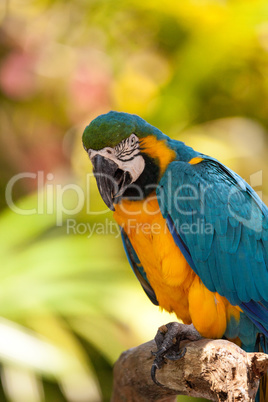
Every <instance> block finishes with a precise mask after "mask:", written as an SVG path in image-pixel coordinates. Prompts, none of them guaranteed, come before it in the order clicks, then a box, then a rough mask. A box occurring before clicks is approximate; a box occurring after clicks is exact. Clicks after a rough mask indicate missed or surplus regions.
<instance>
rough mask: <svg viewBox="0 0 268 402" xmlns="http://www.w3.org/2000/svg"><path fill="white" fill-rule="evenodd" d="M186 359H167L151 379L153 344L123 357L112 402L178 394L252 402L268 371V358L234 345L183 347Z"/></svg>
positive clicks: (167, 401)
mask: <svg viewBox="0 0 268 402" xmlns="http://www.w3.org/2000/svg"><path fill="white" fill-rule="evenodd" d="M181 346H182V347H183V346H185V347H186V354H185V356H184V357H183V358H182V359H180V360H177V361H170V360H167V362H166V364H165V365H164V367H163V368H161V369H160V370H158V371H157V380H158V381H159V382H160V383H161V384H163V385H164V387H160V386H158V385H156V384H155V383H154V382H153V381H152V379H151V366H152V363H153V360H154V357H153V356H152V354H151V351H155V350H156V345H155V341H153V340H152V341H150V342H147V343H144V344H142V345H140V346H138V347H136V348H133V349H129V350H127V351H126V352H124V353H122V355H121V356H120V358H119V359H118V361H117V362H116V364H115V367H114V388H113V395H112V402H122V401H126V402H133V401H135V402H136V401H137V402H145V401H146V402H150V401H162V402H164V401H165V402H174V401H175V399H176V395H189V396H194V397H203V398H206V399H209V400H211V401H230V402H231V401H232V402H234V401H254V400H255V396H256V392H257V389H258V386H259V380H260V378H261V377H262V375H263V374H264V373H266V371H267V369H268V355H266V354H264V353H246V352H245V351H243V350H242V349H240V348H239V347H238V346H237V345H235V344H234V343H232V342H228V341H225V340H210V339H201V340H198V341H193V342H189V341H187V342H183V343H181Z"/></svg>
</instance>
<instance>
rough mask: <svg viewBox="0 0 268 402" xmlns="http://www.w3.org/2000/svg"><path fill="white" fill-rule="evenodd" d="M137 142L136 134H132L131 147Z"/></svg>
mask: <svg viewBox="0 0 268 402" xmlns="http://www.w3.org/2000/svg"><path fill="white" fill-rule="evenodd" d="M135 142H136V136H135V134H131V136H130V145H131V146H133V145H134V144H135Z"/></svg>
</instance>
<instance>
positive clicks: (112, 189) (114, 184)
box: [83, 111, 175, 210]
mask: <svg viewBox="0 0 268 402" xmlns="http://www.w3.org/2000/svg"><path fill="white" fill-rule="evenodd" d="M167 140H168V137H167V136H165V135H164V134H163V133H162V132H161V131H160V130H158V129H157V128H155V127H153V126H151V125H150V124H148V123H147V122H146V121H145V120H143V119H142V118H141V117H139V116H136V115H132V114H128V113H119V112H113V111H112V112H109V113H107V114H104V115H101V116H98V117H97V118H96V119H94V120H93V121H92V122H91V123H90V124H89V125H88V126H87V127H86V128H85V130H84V133H83V146H84V148H85V150H86V152H87V153H88V155H89V158H90V160H91V162H92V164H93V173H94V175H95V178H96V181H97V185H98V189H99V192H100V194H101V196H102V198H103V201H104V202H105V203H106V205H107V206H108V207H109V208H110V209H111V210H114V204H117V203H118V202H119V201H120V200H121V199H122V197H124V198H128V199H142V198H145V197H146V196H147V195H148V194H149V193H150V192H152V191H153V190H155V186H156V185H157V183H158V182H159V180H160V178H161V174H162V173H163V169H165V167H166V166H167V164H168V163H169V162H170V161H171V160H172V159H174V157H175V152H174V151H173V150H171V149H170V148H169V147H168V145H167ZM164 165H165V166H164Z"/></svg>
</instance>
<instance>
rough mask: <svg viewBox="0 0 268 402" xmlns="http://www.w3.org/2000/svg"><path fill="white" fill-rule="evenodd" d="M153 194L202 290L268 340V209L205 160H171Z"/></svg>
mask: <svg viewBox="0 0 268 402" xmlns="http://www.w3.org/2000/svg"><path fill="white" fill-rule="evenodd" d="M170 183H172V185H170ZM178 188H179V191H176V189H178ZM197 194H198V196H197ZM157 196H158V200H159V205H160V208H161V211H162V214H163V216H164V217H165V218H166V220H167V223H168V227H169V229H170V231H171V233H172V235H173V238H174V240H175V243H176V244H177V245H178V247H179V248H180V250H181V252H182V253H183V255H184V256H185V258H186V260H187V261H188V263H189V265H190V266H191V267H192V269H193V270H194V271H195V272H196V273H197V275H198V276H199V277H200V278H201V280H202V281H203V283H204V284H205V286H206V287H207V288H208V289H209V290H211V291H213V292H215V291H217V292H218V293H219V294H221V295H222V296H225V297H226V298H227V299H228V300H229V301H230V303H232V304H233V305H239V306H241V308H242V310H243V311H244V313H245V314H246V315H247V316H248V317H249V318H250V319H251V321H252V323H253V324H255V325H256V326H257V327H258V328H259V331H261V332H262V333H263V334H264V335H265V336H268V270H267V263H268V231H267V228H268V209H267V207H266V206H265V205H264V204H263V203H262V201H261V200H260V198H259V197H258V196H257V194H256V193H255V192H254V190H253V189H252V188H251V187H250V186H249V185H248V184H247V183H246V182H245V181H244V180H243V179H241V178H240V177H239V176H238V175H237V174H236V173H234V172H232V171H231V170H230V169H228V168H227V167H225V166H224V165H222V164H220V163H219V162H218V161H216V160H215V159H213V158H209V157H204V160H203V161H202V162H200V163H198V164H196V165H191V164H188V163H185V162H181V161H175V162H172V163H171V164H170V165H169V167H168V168H167V170H166V172H165V174H164V176H163V177H162V179H161V181H160V183H159V188H158V190H157ZM200 222H203V226H204V227H205V228H207V231H206V230H201V229H202V227H201V226H200ZM194 225H195V226H194ZM196 227H198V228H199V229H198V230H194V228H196Z"/></svg>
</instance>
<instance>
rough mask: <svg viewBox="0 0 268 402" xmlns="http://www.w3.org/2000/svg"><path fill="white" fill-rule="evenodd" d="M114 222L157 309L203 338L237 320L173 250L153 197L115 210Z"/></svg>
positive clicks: (219, 332) (230, 308)
mask: <svg viewBox="0 0 268 402" xmlns="http://www.w3.org/2000/svg"><path fill="white" fill-rule="evenodd" d="M114 218H115V220H116V221H117V223H118V224H119V225H120V226H121V227H122V228H123V229H124V231H125V232H126V234H127V235H128V237H129V240H130V241H131V244H132V246H133V247H134V249H135V251H136V253H137V255H138V257H139V259H140V262H141V264H142V266H143V268H144V270H145V272H146V275H147V278H148V280H149V282H150V284H151V286H152V288H153V290H154V292H155V294H156V297H157V300H158V302H159V306H160V307H161V308H164V309H165V310H167V311H169V312H173V311H174V312H175V313H176V315H177V316H178V318H180V319H181V320H182V321H183V322H184V323H186V324H190V323H191V322H193V324H194V326H195V327H196V329H197V330H198V331H199V332H200V333H201V334H202V335H203V336H206V337H213V338H217V337H221V336H222V335H223V333H224V331H225V329H226V324H227V321H229V319H230V316H234V317H235V318H236V319H238V318H239V311H238V310H237V308H236V307H233V306H231V305H230V303H229V302H228V301H227V300H226V299H225V298H224V297H222V296H220V295H219V294H217V293H212V292H210V291H209V290H208V289H207V288H206V287H205V286H204V284H203V283H202V281H201V280H200V279H199V277H198V276H197V275H196V274H195V273H194V271H193V270H192V269H191V267H190V266H189V264H188V263H187V261H186V260H185V258H184V256H183V255H182V253H181V251H180V249H179V248H178V247H177V246H176V244H175V242H174V240H173V237H172V234H171V233H170V231H169V230H168V227H167V224H166V221H165V219H164V218H163V216H162V214H161V211H160V209H159V205H158V201H157V199H156V195H155V194H153V196H152V195H151V196H150V198H149V199H146V200H144V201H135V202H133V201H126V200H124V201H123V202H121V203H120V204H118V205H116V206H115V212H114Z"/></svg>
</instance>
